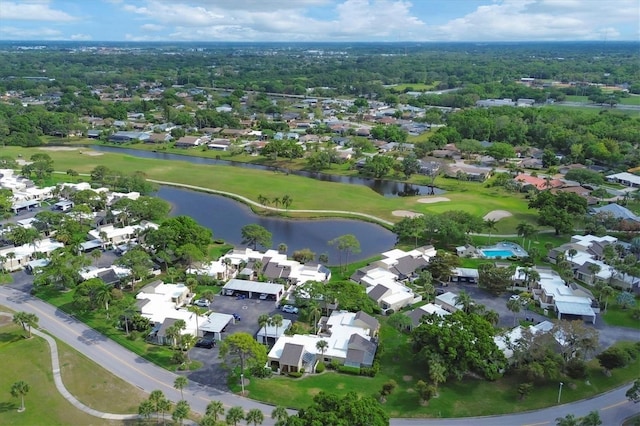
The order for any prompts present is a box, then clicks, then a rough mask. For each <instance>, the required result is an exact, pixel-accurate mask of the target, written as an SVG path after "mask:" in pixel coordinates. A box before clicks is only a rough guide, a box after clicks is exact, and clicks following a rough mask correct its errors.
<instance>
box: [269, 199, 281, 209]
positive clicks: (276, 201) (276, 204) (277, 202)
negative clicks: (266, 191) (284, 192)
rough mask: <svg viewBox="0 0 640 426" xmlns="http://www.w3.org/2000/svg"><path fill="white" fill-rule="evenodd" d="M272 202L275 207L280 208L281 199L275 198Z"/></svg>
mask: <svg viewBox="0 0 640 426" xmlns="http://www.w3.org/2000/svg"><path fill="white" fill-rule="evenodd" d="M271 202H272V203H273V205H274V206H276V208H278V206H279V205H280V197H274V198H273V200H271Z"/></svg>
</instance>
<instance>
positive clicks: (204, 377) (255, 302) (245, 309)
mask: <svg viewBox="0 0 640 426" xmlns="http://www.w3.org/2000/svg"><path fill="white" fill-rule="evenodd" d="M209 309H210V310H211V311H213V312H219V313H223V314H238V315H240V318H241V319H240V321H236V323H235V324H229V325H228V326H227V328H226V331H225V332H223V333H222V339H223V340H224V339H225V338H226V337H227V336H229V335H230V334H233V333H238V332H245V333H249V334H250V335H252V336H254V337H255V335H256V333H257V332H258V317H260V315H262V314H267V315H271V316H272V315H275V314H280V315H282V316H283V317H284V318H288V319H290V320H291V321H292V322H293V321H295V320H296V319H297V315H294V314H287V313H284V312H281V311H279V310H278V309H277V308H276V303H275V302H274V301H265V300H259V299H237V298H236V297H234V296H223V295H219V296H216V297H215V298H214V299H213V302H211V304H210V305H209ZM218 354H219V344H218V345H216V347H214V348H213V349H205V348H193V349H191V351H190V352H189V355H190V356H191V358H192V359H194V360H197V361H200V362H202V368H200V369H198V370H197V371H193V372H189V373H185V374H186V376H187V377H188V378H189V380H193V381H194V382H197V383H200V384H203V385H206V386H211V387H215V388H218V389H222V390H227V389H228V386H227V370H226V369H225V368H224V367H223V366H222V360H221V359H220V358H218Z"/></svg>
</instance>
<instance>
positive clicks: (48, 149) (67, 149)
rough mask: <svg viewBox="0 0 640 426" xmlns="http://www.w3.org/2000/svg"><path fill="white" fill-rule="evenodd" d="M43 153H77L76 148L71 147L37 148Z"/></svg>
mask: <svg viewBox="0 0 640 426" xmlns="http://www.w3.org/2000/svg"><path fill="white" fill-rule="evenodd" d="M38 149H41V150H43V151H77V150H78V148H76V147H73V146H46V147H43V148H38Z"/></svg>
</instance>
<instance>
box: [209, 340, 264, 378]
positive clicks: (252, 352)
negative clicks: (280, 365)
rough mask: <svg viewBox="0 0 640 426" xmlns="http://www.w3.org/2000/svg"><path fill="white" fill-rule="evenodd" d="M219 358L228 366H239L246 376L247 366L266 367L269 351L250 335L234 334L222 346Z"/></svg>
mask: <svg viewBox="0 0 640 426" xmlns="http://www.w3.org/2000/svg"><path fill="white" fill-rule="evenodd" d="M219 356H220V358H221V359H223V360H224V361H225V363H226V364H230V365H237V366H238V367H240V373H242V374H244V371H245V368H246V367H247V366H254V365H264V364H266V362H267V350H266V349H265V347H264V345H261V344H260V343H258V341H257V340H256V339H254V338H253V336H251V335H250V334H248V333H243V332H239V333H234V334H232V335H230V336H229V337H227V338H226V339H224V340H223V341H222V344H221V345H220V352H219Z"/></svg>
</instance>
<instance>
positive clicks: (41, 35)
mask: <svg viewBox="0 0 640 426" xmlns="http://www.w3.org/2000/svg"><path fill="white" fill-rule="evenodd" d="M0 38H2V39H5V40H61V39H62V32H61V31H58V30H54V29H51V28H44V27H42V28H17V27H10V26H5V25H0Z"/></svg>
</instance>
